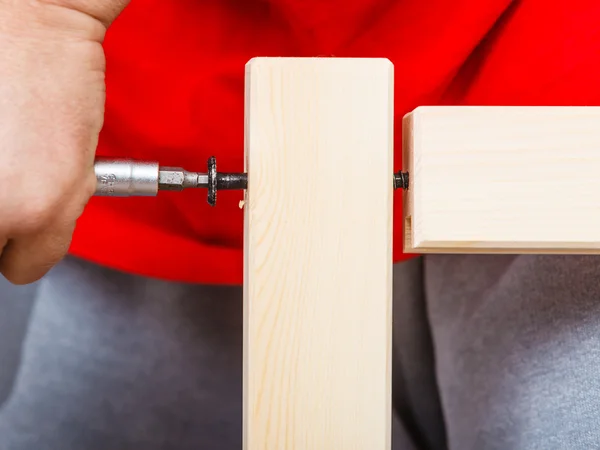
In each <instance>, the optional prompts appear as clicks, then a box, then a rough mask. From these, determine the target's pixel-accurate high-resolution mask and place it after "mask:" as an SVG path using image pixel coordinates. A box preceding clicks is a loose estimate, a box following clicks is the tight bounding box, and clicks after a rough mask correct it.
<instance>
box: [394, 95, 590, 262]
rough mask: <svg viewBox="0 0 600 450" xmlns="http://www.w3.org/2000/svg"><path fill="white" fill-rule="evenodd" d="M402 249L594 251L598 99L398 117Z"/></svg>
mask: <svg viewBox="0 0 600 450" xmlns="http://www.w3.org/2000/svg"><path fill="white" fill-rule="evenodd" d="M403 133H404V137H403V139H404V143H403V152H404V154H403V157H404V165H405V170H408V171H409V172H410V187H409V189H408V190H407V191H405V192H404V193H403V196H404V228H405V236H404V248H405V250H406V251H407V252H411V253H431V252H438V253H449V252H450V253H470V252H472V253H579V254H584V253H600V107H533V106H531V107H501V106H481V107H479V106H466V107H465V106H433V107H420V108H417V109H416V110H414V111H413V112H412V113H410V114H409V115H407V116H406V117H405V118H404V123H403Z"/></svg>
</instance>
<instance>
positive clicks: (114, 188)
mask: <svg viewBox="0 0 600 450" xmlns="http://www.w3.org/2000/svg"><path fill="white" fill-rule="evenodd" d="M94 171H95V174H96V182H97V184H96V193H95V195H96V196H109V197H134V196H155V195H157V194H158V191H182V190H184V189H188V188H208V189H209V192H210V193H211V195H212V196H213V197H215V196H216V191H217V190H233V189H246V185H247V176H246V174H244V173H217V171H216V160H215V159H214V158H211V159H209V173H201V172H189V171H187V170H184V169H182V168H180V167H160V166H159V164H158V163H157V162H147V161H133V160H129V159H97V160H96V161H95V164H94ZM211 184H212V186H211ZM215 201H216V200H215ZM213 203H214V202H213Z"/></svg>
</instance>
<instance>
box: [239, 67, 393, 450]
mask: <svg viewBox="0 0 600 450" xmlns="http://www.w3.org/2000/svg"><path fill="white" fill-rule="evenodd" d="M246 70H247V72H246V165H247V166H246V170H247V172H248V189H247V192H246V201H245V244H244V249H245V269H244V271H245V280H244V327H245V330H244V449H246V450H258V449H261V450H264V449H269V450H286V449H289V450H321V449H322V450H333V449H335V450H346V449H352V450H354V449H356V450H359V449H360V450H389V449H390V448H391V444H390V441H391V431H390V430H391V341H392V338H391V325H392V324H391V319H392V310H391V308H392V303H391V299H392V196H393V66H392V64H391V63H390V62H389V61H388V60H386V59H342V58H256V59H253V60H251V61H250V62H249V63H248V65H247V67H246Z"/></svg>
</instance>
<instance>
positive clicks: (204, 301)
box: [0, 256, 600, 450]
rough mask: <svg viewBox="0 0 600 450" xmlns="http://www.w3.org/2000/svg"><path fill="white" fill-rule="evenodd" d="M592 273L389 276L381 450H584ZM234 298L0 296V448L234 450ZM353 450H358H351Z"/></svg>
mask: <svg viewBox="0 0 600 450" xmlns="http://www.w3.org/2000/svg"><path fill="white" fill-rule="evenodd" d="M599 275H600V258H598V257H575V256H565V257H550V256H518V257H516V256H430V257H426V258H424V259H418V260H414V261H412V262H409V263H405V264H400V265H398V266H396V268H395V280H394V283H395V287H394V308H395V309H394V325H395V329H394V366H393V372H394V385H393V389H394V392H393V395H394V408H395V417H394V419H395V420H394V437H393V441H394V446H393V447H394V450H398V449H402V450H404V449H406V450H415V449H436V450H437V449H452V450H463V449H465V450H470V449H478V450H479V449H483V450H485V449H544V450H549V449H590V448H600V375H598V373H599V371H600V337H599V336H600V276H599ZM241 362H242V303H241V289H240V288H232V287H208V286H194V285H184V284H174V283H166V282H162V281H157V280H149V279H144V278H140V277H135V276H130V275H127V274H122V273H118V272H115V271H112V270H108V269H104V268H100V267H98V266H95V265H92V264H89V263H85V262H82V261H78V260H75V259H68V260H66V261H65V262H63V263H62V264H60V265H59V266H58V267H56V268H55V269H54V270H53V271H52V272H51V273H50V274H49V275H48V276H47V277H46V278H44V280H42V281H41V282H39V283H37V284H36V285H33V286H27V287H19V288H17V287H14V286H11V285H8V283H6V282H4V281H2V282H0V405H1V406H0V449H2V450H46V449H52V450H72V449H77V450H79V449H85V450H108V449H119V450H120V449H144V450H154V449H161V450H162V449H169V450H180V449H195V450H197V449H209V450H229V449H232V450H233V449H236V450H237V449H240V448H241V423H242V419H241V417H242V416H241V399H242V384H241V382H242V365H241ZM365 450H369V449H365Z"/></svg>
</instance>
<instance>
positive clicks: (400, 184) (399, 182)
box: [394, 172, 408, 189]
mask: <svg viewBox="0 0 600 450" xmlns="http://www.w3.org/2000/svg"><path fill="white" fill-rule="evenodd" d="M394 189H408V172H398V173H395V174H394Z"/></svg>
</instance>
